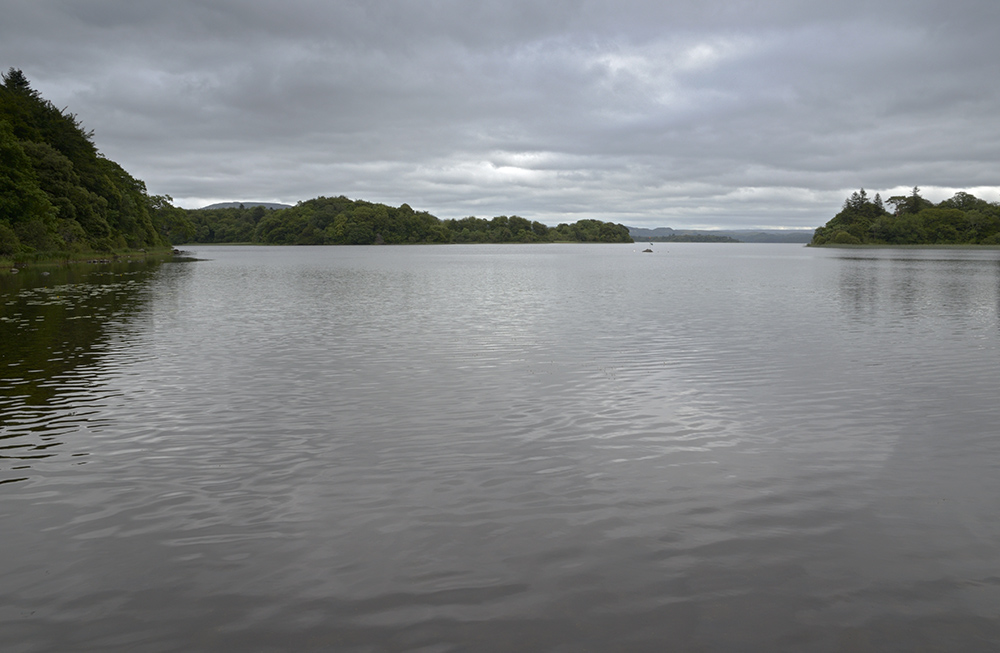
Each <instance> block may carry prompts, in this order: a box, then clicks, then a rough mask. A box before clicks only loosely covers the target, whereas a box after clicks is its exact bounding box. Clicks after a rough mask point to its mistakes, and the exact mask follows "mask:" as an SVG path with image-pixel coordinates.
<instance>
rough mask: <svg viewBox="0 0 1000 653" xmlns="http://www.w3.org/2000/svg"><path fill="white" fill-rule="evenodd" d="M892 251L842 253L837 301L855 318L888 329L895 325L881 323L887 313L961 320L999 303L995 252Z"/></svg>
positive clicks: (897, 318)
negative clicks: (924, 253) (938, 255)
mask: <svg viewBox="0 0 1000 653" xmlns="http://www.w3.org/2000/svg"><path fill="white" fill-rule="evenodd" d="M879 254H881V256H880V255H879ZM893 254H895V253H889V252H884V251H883V252H876V253H874V254H872V255H868V256H844V257H841V258H843V260H844V261H845V265H844V266H843V267H842V268H841V270H840V295H839V297H840V302H841V305H842V308H843V309H844V310H845V313H846V314H847V315H849V316H851V317H852V318H853V319H854V320H856V321H859V322H861V323H863V324H866V325H869V326H871V325H874V324H881V325H882V326H886V327H892V326H898V324H897V325H894V324H883V322H884V321H885V319H886V317H887V316H893V319H894V320H895V321H896V322H906V321H911V320H926V319H933V318H944V319H949V318H956V317H962V318H963V319H964V318H966V317H968V316H975V315H976V314H977V313H989V314H992V312H993V309H992V308H991V307H992V306H1000V260H997V258H996V254H997V253H996V252H985V253H978V252H977V253H975V254H978V255H976V256H972V257H969V258H964V257H955V258H928V257H920V256H914V255H912V254H913V253H910V255H905V252H904V255H902V256H900V255H898V254H896V255H893ZM958 254H959V256H960V255H961V253H958Z"/></svg>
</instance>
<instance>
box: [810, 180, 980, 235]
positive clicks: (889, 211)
mask: <svg viewBox="0 0 1000 653" xmlns="http://www.w3.org/2000/svg"><path fill="white" fill-rule="evenodd" d="M810 245H1000V203H997V202H987V201H986V200H982V199H979V198H978V197H975V196H974V195H971V194H969V193H965V192H959V193H955V195H954V196H953V197H951V198H950V199H946V200H944V201H942V202H940V203H938V204H934V203H933V202H931V201H929V200H926V199H924V198H923V197H921V196H920V189H919V188H917V187H916V186H914V188H913V190H912V191H911V192H910V194H909V195H896V196H893V197H890V198H889V199H888V200H886V201H885V202H883V201H882V198H881V197H880V196H879V195H878V193H876V194H875V197H874V198H869V197H868V193H866V192H865V189H863V188H862V189H861V190H860V191H857V192H855V193H853V194H852V195H851V196H850V197H848V198H847V200H846V201H845V202H844V206H843V208H841V210H840V213H838V214H837V215H836V216H834V217H833V219H832V220H830V221H829V222H827V223H826V225H825V226H822V227H820V228H819V229H817V230H816V233H815V234H814V235H813V239H812V242H811V243H810Z"/></svg>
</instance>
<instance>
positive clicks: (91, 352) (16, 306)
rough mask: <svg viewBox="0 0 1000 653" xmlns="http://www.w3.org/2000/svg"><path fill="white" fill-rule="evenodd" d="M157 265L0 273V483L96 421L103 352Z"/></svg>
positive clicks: (131, 314)
mask: <svg viewBox="0 0 1000 653" xmlns="http://www.w3.org/2000/svg"><path fill="white" fill-rule="evenodd" d="M160 265H161V264H160V263H159V262H156V261H130V262H122V263H112V264H106V265H100V266H94V265H75V266H66V267H60V268H52V269H49V270H39V269H28V270H23V271H21V272H20V273H19V274H17V275H10V276H5V277H2V278H0V483H10V482H15V481H22V480H26V479H27V478H29V477H30V475H31V471H30V470H31V469H32V468H33V467H35V466H37V465H38V464H40V462H41V461H44V460H45V459H48V458H52V457H54V456H56V452H57V451H60V447H61V445H63V444H64V443H65V440H66V438H65V435H66V434H68V433H72V432H74V431H77V430H79V429H81V428H87V427H88V426H93V425H94V424H95V422H94V421H93V420H95V419H96V418H97V415H98V413H99V410H98V408H99V404H100V386H101V362H100V361H101V356H102V353H103V351H104V350H105V349H106V347H107V345H108V342H109V339H110V338H112V337H118V334H120V333H121V329H122V328H127V326H128V324H129V323H130V322H131V321H132V320H134V319H136V316H137V315H139V314H140V313H141V312H142V310H143V307H144V305H145V303H146V298H147V297H146V291H147V288H148V282H149V280H150V278H151V277H152V275H154V274H155V272H156V270H157V268H158V267H159V266H160ZM88 405H89V406H94V408H93V409H88V408H87V406H88ZM62 453H65V451H64V450H63V451H62ZM70 455H72V456H76V457H81V458H82V457H85V456H86V452H85V451H74V452H72V453H71V454H70ZM80 462H83V461H82V460H81V461H80Z"/></svg>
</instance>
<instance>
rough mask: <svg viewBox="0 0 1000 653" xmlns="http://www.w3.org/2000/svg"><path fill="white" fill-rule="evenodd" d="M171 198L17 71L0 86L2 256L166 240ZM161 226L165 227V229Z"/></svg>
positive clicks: (137, 246) (106, 248)
mask: <svg viewBox="0 0 1000 653" xmlns="http://www.w3.org/2000/svg"><path fill="white" fill-rule="evenodd" d="M168 200H169V198H165V197H150V196H149V195H148V194H147V193H146V186H145V184H143V182H141V181H139V180H138V179H135V178H134V177H132V176H131V175H129V174H128V173H127V172H126V171H125V170H124V169H123V168H122V167H121V166H120V165H118V164H117V163H115V162H114V161H112V160H110V159H108V158H106V157H104V156H102V155H101V154H100V152H98V150H97V148H96V147H95V145H94V142H93V133H92V132H88V131H86V130H84V129H83V127H82V126H81V125H80V122H79V120H78V119H77V117H76V116H75V115H74V114H72V113H68V112H67V111H66V110H65V109H59V108H57V107H56V106H55V105H53V104H52V103H51V102H49V101H48V100H45V99H43V98H42V97H41V95H40V94H39V93H38V91H36V90H35V89H33V88H32V87H31V84H30V83H29V82H28V80H27V78H26V77H25V76H24V74H23V73H22V72H21V71H20V70H15V69H14V68H11V69H10V70H8V71H7V72H6V73H4V74H3V84H2V85H0V256H3V257H17V256H19V255H25V254H46V253H48V254H51V255H59V254H66V255H68V254H72V253H83V252H89V251H98V252H113V251H122V250H128V249H142V248H151V247H157V246H164V245H165V244H166V242H165V240H164V238H163V235H162V233H161V230H160V229H158V224H157V223H158V220H159V219H160V218H162V219H164V220H166V221H169V220H171V219H183V216H182V215H180V214H177V213H174V212H171V210H172V209H173V207H171V206H170V204H169V201H168ZM166 230H167V229H166V227H163V231H166Z"/></svg>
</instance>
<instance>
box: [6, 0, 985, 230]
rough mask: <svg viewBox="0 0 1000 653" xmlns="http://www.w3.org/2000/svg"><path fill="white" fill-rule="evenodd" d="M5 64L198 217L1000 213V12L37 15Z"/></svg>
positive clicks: (772, 220) (72, 10) (849, 1)
mask: <svg viewBox="0 0 1000 653" xmlns="http://www.w3.org/2000/svg"><path fill="white" fill-rule="evenodd" d="M5 4H7V5H11V6H5V7H3V11H2V13H3V16H4V19H3V21H2V23H0V55H2V56H0V66H2V67H3V68H4V69H6V68H7V67H8V66H13V67H16V68H20V69H22V70H23V71H24V72H25V74H26V75H27V76H28V78H29V79H30V80H31V81H32V83H33V85H34V86H35V88H37V89H38V90H39V91H41V92H42V94H43V95H44V96H45V97H46V98H48V99H51V100H52V101H53V102H55V103H56V104H57V105H59V106H67V107H68V108H69V109H70V110H71V111H73V112H74V113H76V114H77V115H78V116H79V117H80V119H81V120H82V122H83V123H84V125H85V126H86V127H87V128H90V129H94V130H95V132H96V137H95V140H96V142H97V145H98V147H99V148H101V150H102V151H103V152H104V153H105V154H106V155H107V156H108V157H110V158H112V159H114V160H116V161H118V162H119V163H121V164H122V165H123V166H124V167H125V168H126V169H127V170H129V171H130V172H132V173H133V174H134V175H136V176H137V177H139V178H141V179H143V180H145V181H146V183H147V185H148V187H149V189H150V191H151V192H154V193H158V194H163V193H165V194H170V195H172V196H173V197H174V198H175V200H176V201H177V202H178V203H179V204H180V205H182V206H189V207H195V206H201V205H204V204H208V203H211V202H213V201H224V200H231V199H239V200H250V199H256V200H266V201H284V202H295V201H297V200H301V199H308V198H311V197H315V196H318V195H341V194H343V195H347V196H349V197H352V198H360V199H367V200H371V201H379V202H385V203H389V204H394V205H398V204H401V203H403V202H407V203H409V204H410V205H412V206H413V207H414V208H418V209H422V210H427V211H430V212H432V213H434V214H435V215H438V216H439V217H442V218H450V217H464V216H467V215H477V216H480V217H492V216H494V215H501V214H508V215H509V214H518V215H522V216H524V217H528V218H530V219H533V220H540V221H542V222H546V223H548V224H556V223H558V222H567V221H574V220H577V219H580V218H598V219H602V220H612V221H615V222H623V223H625V224H629V225H634V226H649V227H653V226H673V227H678V228H679V227H732V228H738V227H751V226H753V227H816V226H818V225H820V224H823V223H824V222H825V221H826V220H828V219H829V218H830V217H832V215H833V214H834V213H835V212H836V211H837V210H838V209H839V207H840V204H841V203H842V202H843V199H844V197H845V196H846V194H847V193H849V192H850V191H851V190H855V189H857V188H858V187H860V186H864V187H866V188H867V189H868V190H869V191H870V192H872V193H874V192H876V191H879V192H882V193H883V195H886V196H888V195H890V194H899V193H903V192H906V189H908V188H909V187H911V186H913V185H914V184H916V185H920V186H921V187H922V188H923V189H924V194H925V196H927V197H929V198H930V199H934V200H940V199H943V198H945V197H948V196H950V195H951V194H952V193H954V191H955V190H968V191H970V192H973V193H975V194H977V195H979V196H980V197H983V198H985V199H988V200H991V201H995V200H998V199H1000V178H998V176H997V172H996V170H997V165H996V163H997V160H998V156H1000V87H998V85H997V84H996V83H995V78H996V74H995V72H994V70H993V69H994V67H995V62H996V61H998V60H1000V40H998V39H997V38H996V37H995V31H996V25H998V24H1000V3H996V2H995V1H994V0H982V1H969V2H962V3H954V2H949V3H945V2H931V1H927V0H923V1H921V0H907V1H905V2H904V1H902V0H899V1H884V2H870V1H869V2H855V1H854V0H844V1H842V2H839V3H815V2H805V1H793V0H773V1H771V2H766V1H765V2H761V1H758V2H741V1H738V0H729V1H727V2H714V1H711V0H698V1H683V0H681V1H678V0H675V1H673V2H670V3H663V2H659V1H649V2H644V1H635V2H628V1H623V0H618V1H616V2H610V1H596V0H594V1H587V0H549V1H548V2H545V3H539V2H534V1H530V2H529V1H522V0H504V1H502V2H499V1H497V2H494V1H482V2H475V3H470V2H465V1H463V0H423V1H421V2H416V1H407V0H396V1H393V2H389V1H381V2H380V1H377V0H364V1H351V0H340V1H338V2H334V3H330V2H325V1H320V0H284V1H283V2H280V3H279V2H271V1H264V0H172V1H171V2H169V3H166V2H155V1H153V0H136V1H135V2H130V3H121V2H117V1H113V0H83V1H71V0H61V1H57V0H34V1H33V2H31V3H15V2H13V1H11V2H7V3H5Z"/></svg>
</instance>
